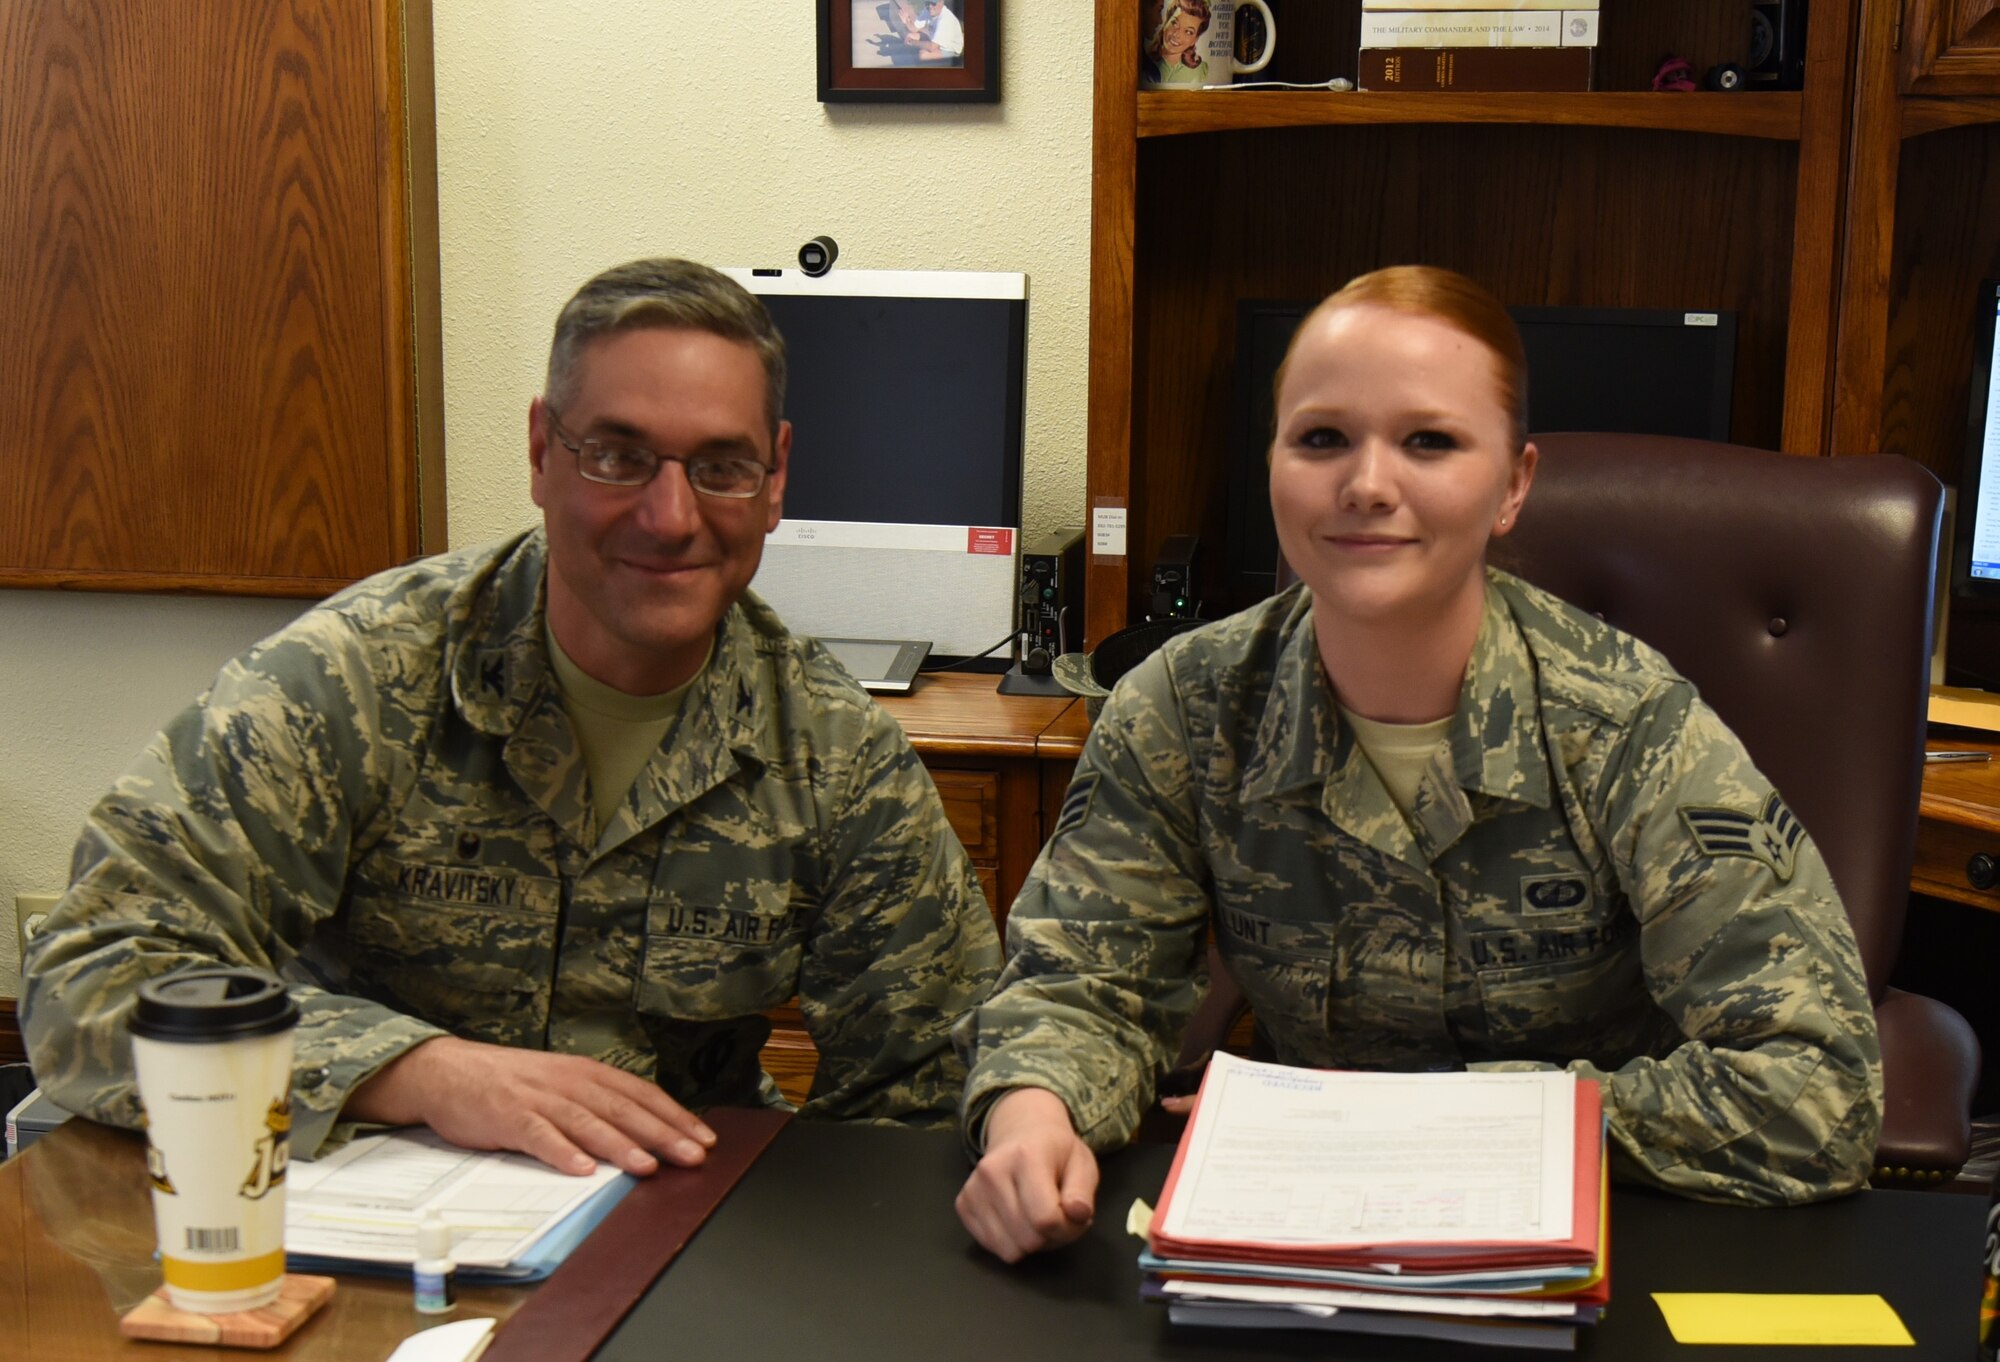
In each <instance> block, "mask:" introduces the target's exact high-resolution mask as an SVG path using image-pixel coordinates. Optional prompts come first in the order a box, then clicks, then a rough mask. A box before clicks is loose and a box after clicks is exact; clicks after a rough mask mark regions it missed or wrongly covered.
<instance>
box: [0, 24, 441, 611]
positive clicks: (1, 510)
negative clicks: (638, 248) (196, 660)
mask: <svg viewBox="0 0 2000 1362" xmlns="http://www.w3.org/2000/svg"><path fill="white" fill-rule="evenodd" d="M430 71H431V52H430V11H429V4H428V0H296V2H295V3H288V4H264V3H250V2H249V0H244V2H243V3H207V2H204V3H188V2H187V0H118V2H117V3H115V4H56V3H41V0H8V2H7V3H4V4H0V166H4V167H5V173H6V192H5V193H4V194H0V243H4V249H0V317H4V318H5V319H6V320H5V325H4V326H0V586H48V587H96V588H104V589H113V590H123V591H131V590H192V591H215V592H243V593H252V594H263V595H294V596H312V595H323V594H325V593H327V592H329V591H332V590H335V589H337V588H338V587H340V586H343V585H345V584H346V583H348V582H350V581H353V580H354V579H356V578H358V577H362V576H365V575H367V574H369V573H371V572H376V571H379V570H381V569H383V568H386V567H390V566H393V565H395V564H397V563H400V562H402V561H405V560H406V559H408V558H410V557H412V556H414V555H415V554H417V553H418V552H419V551H420V550H421V549H422V548H423V547H424V546H425V543H426V536H425V535H424V534H422V533H420V526H421V527H422V528H427V529H429V530H430V531H431V532H432V533H431V534H430V535H429V537H428V541H429V542H430V543H433V544H437V543H442V542H443V525H442V511H443V501H442V493H443V478H442V468H443V465H442V438H441V437H442V433H443V426H442V415H441V407H440V406H439V405H438V402H439V399H438V395H437V390H436V379H437V374H438V370H439V367H440V366H439V363H438V348H439V347H438V335H437V323H436V313H437V302H436V300H437V280H436V259H437V237H436V193H437V189H436V171H435V135H434V131H433V122H434V120H433V116H432V97H431V93H430V91H431V84H430V80H431V77H430ZM420 453H421V454H422V455H423V461H424V462H425V463H426V464H428V465H429V467H428V468H427V469H426V474H427V476H425V477H424V478H422V479H420V478H419V476H418V469H419V455H420ZM420 510H421V512H422V513H423V514H421V515H420ZM433 516H435V523H431V524H427V525H425V524H423V522H425V521H429V520H430V519H431V518H432V517H433Z"/></svg>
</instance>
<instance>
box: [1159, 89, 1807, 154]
mask: <svg viewBox="0 0 2000 1362" xmlns="http://www.w3.org/2000/svg"><path fill="white" fill-rule="evenodd" d="M1138 98H1139V105H1138V136H1140V137H1178V136H1185V135H1187V134H1191V133H1205V132H1247V131H1252V130H1255V129H1258V128H1304V127H1336V126H1344V127H1354V126H1364V125H1371V124H1373V125H1381V124H1395V123H1522V124H1535V125H1541V126H1548V127H1591V128H1657V129H1662V130H1665V131H1669V132H1686V133H1714V134H1719V135H1722V136H1726V137H1768V138H1772V139H1775V140H1777V141H1788V142H1796V141H1798V140H1799V129H1800V123H1801V118H1802V111H1803V109H1804V104H1805V100H1804V97H1803V96H1802V95H1800V94H1798V93H1797V92H1790V93H1769V94H1763V93H1746V94H1728V95H1722V94H1678V95H1659V94H1654V93H1652V92H1651V91H1594V90H1593V91H1585V92H1578V93H1574V94H1438V93H1428V92H1421V93H1379V92H1377V93H1370V92H1366V91H1356V92H1349V93H1345V94H1342V93H1336V92H1334V91H1330V90H1192V91H1189V90H1141V91H1139V92H1138Z"/></svg>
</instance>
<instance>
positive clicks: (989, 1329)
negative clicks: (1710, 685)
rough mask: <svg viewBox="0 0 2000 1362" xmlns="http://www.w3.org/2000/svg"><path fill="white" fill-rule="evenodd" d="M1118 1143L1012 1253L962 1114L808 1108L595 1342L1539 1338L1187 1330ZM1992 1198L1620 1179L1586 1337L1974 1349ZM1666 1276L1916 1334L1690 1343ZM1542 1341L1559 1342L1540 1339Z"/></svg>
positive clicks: (1310, 1350)
mask: <svg viewBox="0 0 2000 1362" xmlns="http://www.w3.org/2000/svg"><path fill="white" fill-rule="evenodd" d="M1172 1153H1173V1151H1172V1149H1171V1148H1170V1147H1167V1146H1142V1147H1138V1148H1135V1149H1131V1150H1127V1151H1125V1152H1124V1153H1121V1154H1119V1155H1117V1156H1115V1157H1114V1158H1112V1159H1109V1160H1107V1161H1106V1163H1105V1167H1104V1183H1103V1186H1102V1188H1101V1194H1100V1196H1099V1198H1098V1218H1097V1223H1096V1224H1095V1225H1094V1226H1093V1227H1092V1229H1091V1232H1090V1234H1089V1235H1088V1236H1087V1237H1086V1238H1085V1239H1084V1240H1082V1241H1081V1242H1079V1243H1077V1244H1074V1245H1072V1246H1070V1247H1069V1248H1067V1249H1065V1250H1062V1251H1060V1252H1058V1253H1053V1254H1045V1255H1042V1256H1041V1257H1039V1258H1036V1259H1033V1260H1031V1261H1029V1262H1028V1263H1025V1264H1022V1265H1019V1266H1016V1267H1011V1268H1010V1267H1007V1266H1005V1265H1004V1264H1002V1263H1000V1262H999V1261H998V1260H996V1259H994V1258H992V1257H991V1256H989V1255H988V1254H986V1253H985V1252H984V1251H982V1250H980V1249H979V1248H978V1247H977V1246H975V1245H974V1244H973V1243H972V1241H971V1239H970V1238H969V1237H968V1236H967V1235H966V1233H965V1231H964V1229H963V1228H962V1227H961V1226H960V1225H959V1223H958V1216H957V1214H956V1213H955V1212H954V1211H953V1209H952V1198H953V1197H954V1196H955V1195H956V1193H957V1190H958V1187H959V1185H960V1183H961V1182H963V1181H964V1177H965V1172H966V1168H965V1162H964V1157H963V1155H962V1154H961V1153H960V1148H959V1142H958V1139H957V1137H956V1136H954V1135H944V1134H938V1133H932V1132H922V1131H908V1130H900V1129H891V1128H884V1127H870V1126H839V1125H826V1124H820V1123H816V1122H805V1121H794V1122H792V1124H791V1125H790V1126H788V1127H787V1128H786V1129H785V1130H784V1131H782V1132H780V1134H779V1135H778V1137H777V1139H776V1140H775V1141H774V1142H773V1143H772V1144H771V1147H770V1148H769V1149H768V1150H766V1151H765V1153H764V1156H763V1158H762V1159H761V1160H759V1161H758V1163H757V1164H756V1165H755V1166H754V1167H752V1168H751V1170H750V1171H749V1173H747V1174H746V1175H745V1176H744V1178H743V1180H742V1181H741V1182H740V1183H738V1184H737V1186H736V1189H735V1190H734V1191H733V1192H731V1193H730V1196H729V1199H728V1200H727V1201H725V1202H724V1203H723V1205H722V1207H721V1209H720V1210H719V1211H718V1212H717V1213H716V1215H715V1217H714V1218H713V1219H711V1220H710V1221H709V1222H708V1224H707V1225H705V1226H704V1227H703V1228H702V1230H701V1232H700V1233H699V1234H698V1235H697V1236H696V1237H695V1239H694V1242H693V1243H691V1244H689V1245H688V1247H687V1249H686V1251H685V1252H683V1253H682V1254H681V1256H680V1257H679V1258H678V1259H676V1260H675V1262H674V1263H673V1265H672V1266H671V1267H669V1268H668V1269H667V1271H666V1273H665V1275H664V1276H662V1277H661V1278H660V1279H659V1281H658V1282H656V1283H655V1284H654V1286H653V1289H652V1290H651V1291H650V1292H649V1293H648V1294H647V1296H646V1297H645V1298H644V1299H643V1300H641V1301H640V1302H639V1303H638V1305H636V1306H635V1307H634V1308H633V1310H632V1312H631V1313H630V1314H629V1315H627V1316H626V1318H625V1322H624V1323H623V1324H622V1325H621V1326H620V1328H619V1330H618V1332H617V1333H615V1334H613V1335H612V1336H611V1338H610V1339H609V1340H608V1341H607V1342H606V1343H605V1345H604V1347H603V1348H602V1349H601V1350H600V1351H599V1352H598V1354H597V1357H598V1362H680V1360H681V1359H723V1358H737V1357H758V1356H771V1357H800V1358H807V1357H809V1358H813V1359H815V1360H816V1362H818V1360H820V1359H824V1360H825V1362H843V1359H855V1362H902V1360H903V1359H923V1362H957V1360H958V1359H1022V1362H1067V1359H1071V1358H1075V1359H1079V1362H1081V1360H1083V1359H1088V1362H1117V1360H1118V1359H1125V1358H1205V1359H1216V1358H1223V1357H1229V1358H1247V1359H1256V1358H1265V1357H1273V1358H1291V1357H1314V1358H1340V1359H1350V1358H1351V1359H1439V1358H1461V1357H1463V1358H1478V1357H1482V1356H1494V1357H1496V1358H1502V1357H1527V1356H1529V1355H1530V1353H1529V1351H1528V1350H1517V1349H1500V1348H1475V1347H1467V1346H1464V1345H1459V1344H1452V1343H1443V1342H1438V1341H1435V1340H1425V1339H1403V1338H1378V1337H1369V1336H1367V1335H1361V1334H1342V1333H1335V1332H1322V1331H1291V1330H1285V1331H1265V1330H1245V1329H1193V1328H1185V1327H1178V1326H1173V1325H1169V1324H1168V1323H1167V1319H1166V1311H1165V1309H1163V1308H1161V1307H1159V1306H1151V1305H1143V1304H1141V1303H1140V1301H1139V1298H1138V1292H1139V1269H1138V1265H1137V1263H1136V1261H1135V1260H1136V1258H1137V1256H1138V1250H1139V1242H1138V1241H1137V1240H1136V1239H1133V1238H1131V1237H1130V1236H1128V1235H1127V1234H1126V1233H1125V1231H1124V1221H1125V1208H1126V1207H1127V1206H1128V1205H1129V1204H1130V1203H1131V1200H1132V1198H1133V1197H1134V1196H1142V1197H1144V1198H1145V1199H1146V1200H1147V1201H1148V1202H1152V1201H1154V1200H1156V1199H1157V1198H1158V1196H1159V1191H1160V1184H1161V1182H1162V1181H1163V1180H1164V1178H1165V1176H1166V1170H1167V1165H1168V1163H1169V1161H1170V1160H1171V1158H1172ZM1984 1210H1985V1203H1984V1202H1983V1200H1981V1199H1979V1198H1975V1197H1969V1196H1962V1195H1954V1194H1951V1193H1946V1192H1876V1191H1870V1192H1864V1193H1862V1194H1860V1195H1858V1196H1854V1197H1849V1198H1846V1199H1844V1200H1841V1201H1836V1202H1831V1203H1827V1204H1824V1205H1817V1206H1804V1207H1796V1208H1792V1209H1788V1210H1776V1211H1771V1210H1750V1209H1742V1208H1736V1207H1718V1206H1705V1205H1698V1204H1696V1203H1693V1202H1688V1201H1682V1200H1678V1199H1675V1198H1670V1197H1665V1196H1660V1195H1656V1194H1652V1193H1648V1192H1643V1191H1638V1190H1627V1189H1623V1188H1621V1189H1618V1190H1617V1191H1615V1192H1614V1193H1613V1197H1612V1210H1611V1306H1610V1309H1609V1310H1607V1311H1606V1313H1605V1318H1604V1322H1603V1323H1601V1324H1599V1325H1597V1326H1596V1327H1595V1328H1591V1329H1585V1330H1584V1331H1583V1337H1582V1339H1581V1340H1580V1346H1579V1348H1578V1355H1581V1356H1584V1357H1592V1358H1600V1359H1617V1362H1644V1359H1647V1358H1656V1357H1657V1358H1665V1357H1669V1356H1673V1357H1676V1358H1677V1359H1678V1360H1679V1362H1736V1360H1737V1359H1750V1358H1755V1359H1758V1362H1831V1360H1833V1359H1842V1360H1843V1362H1844V1360H1847V1359H1853V1360H1854V1362H1864V1360H1865V1362H1917V1359H1926V1360H1927V1359H1931V1358H1940V1359H1947V1360H1948V1362H1969V1360H1970V1359H1971V1358H1972V1356H1973V1349H1974V1346H1975V1341H1976V1337H1977V1329H1978V1323H1977V1317H1978V1297H1979V1267H1978V1255H1979V1250H1980V1244H1981V1220H1982V1215H1983V1212H1984ZM1652 1291H1809V1292H1871V1293H1879V1294H1881V1295H1882V1296H1885V1297H1886V1298H1887V1299H1888V1301H1889V1303H1890V1304H1891V1305H1893V1306H1894V1307H1895V1308H1896V1311H1897V1313H1898V1314H1900V1315H1901V1316H1902V1318H1903V1322H1904V1323H1905V1324H1906V1325H1908V1326H1909V1329H1910V1332H1911V1334H1912V1335H1913V1336H1914V1337H1915V1339H1916V1342H1917V1346H1916V1347H1914V1348H1893V1349H1884V1348H1815V1347H1787V1348H1775V1349H1774V1348H1734V1347H1701V1348H1688V1347H1683V1346H1681V1345H1679V1344H1676V1343H1674V1342H1673V1340H1672V1337H1671V1336H1670V1335H1669V1334H1668V1333H1667V1329H1666V1324H1665V1322H1664V1321H1663V1320H1662V1319H1661V1317H1660V1312H1659V1309H1658V1307H1657V1306H1655V1305H1654V1304H1653V1301H1652V1300H1651V1298H1650V1296H1649V1294H1648V1293H1649V1292H1652ZM1535 1355H1539V1356H1544V1357H1549V1356H1562V1355H1563V1354H1561V1353H1539V1354H1535Z"/></svg>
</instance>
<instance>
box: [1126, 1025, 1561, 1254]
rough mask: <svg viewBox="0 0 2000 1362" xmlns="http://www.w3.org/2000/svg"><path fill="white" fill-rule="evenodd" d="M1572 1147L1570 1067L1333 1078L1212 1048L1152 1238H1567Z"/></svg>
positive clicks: (1448, 1241) (1404, 1241)
mask: <svg viewBox="0 0 2000 1362" xmlns="http://www.w3.org/2000/svg"><path fill="white" fill-rule="evenodd" d="M1576 1138H1577V1134H1576V1080H1575V1077H1574V1076H1573V1075H1571V1074H1569V1073H1562V1072H1538V1073H1490V1074H1489V1073H1438V1074H1392V1073H1348V1072H1326V1071H1321V1070H1314V1069H1295V1068H1288V1067H1285V1066H1282V1065H1276V1064H1259V1063H1256V1062H1254V1061H1252V1060H1245V1059H1238V1058H1236V1057H1235V1056H1232V1055H1229V1054H1226V1053H1218V1054H1217V1055H1216V1056H1215V1058H1214V1059H1213V1060H1212V1061H1211V1062H1210V1067H1209V1071H1208V1076H1207V1078H1206V1079H1205V1080H1204V1082H1203V1084H1202V1092H1201V1101H1200V1104H1199V1105H1198V1107H1197V1108H1196V1111H1195V1116H1194V1121H1193V1125H1192V1127H1191V1128H1190V1129H1189V1131H1188V1134H1187V1143H1186V1146H1185V1150H1186V1152H1185V1155H1184V1157H1183V1160H1182V1166H1181V1169H1180V1173H1179V1180H1178V1183H1177V1184H1176V1186H1175V1187H1174V1189H1173V1192H1172V1195H1171V1197H1170V1198H1169V1199H1168V1202H1167V1204H1166V1206H1165V1207H1163V1208H1162V1210H1161V1212H1160V1218H1159V1219H1158V1220H1157V1221H1156V1222H1155V1225H1154V1229H1155V1230H1156V1232H1159V1233H1162V1234H1164V1235H1166V1236H1168V1237H1169V1238H1171V1239H1175V1240H1188V1239H1196V1240H1218V1239H1224V1240H1235V1241H1248V1242H1252V1243H1267V1244H1276V1245H1294V1244H1325V1245H1342V1244H1360V1245H1422V1244H1444V1245H1454V1246H1456V1245H1464V1244H1467V1243H1477V1242H1481V1241H1486V1240H1506V1241H1529V1242H1532V1241H1537V1240H1550V1241H1555V1240H1565V1239H1568V1238H1569V1237H1570V1235H1571V1234H1572V1232H1573V1230H1574V1223H1573V1209H1574V1208H1573V1205H1572V1200H1573V1197H1574V1195H1575V1187H1574V1183H1573V1176H1572V1170H1573V1168H1574V1166H1575V1165H1574V1150H1575V1142H1576Z"/></svg>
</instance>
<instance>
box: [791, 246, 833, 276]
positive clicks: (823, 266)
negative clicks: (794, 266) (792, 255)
mask: <svg viewBox="0 0 2000 1362" xmlns="http://www.w3.org/2000/svg"><path fill="white" fill-rule="evenodd" d="M838 259H840V247H839V246H838V245H836V244H835V243H834V240H833V238H832V237H830V236H816V237H814V238H813V239H812V240H811V241H808V242H807V243H806V244H805V245H803V246H801V247H799V268H800V269H802V270H804V271H805V272H806V273H807V274H809V275H811V276H812V277H813V278H815V279H817V278H819V277H820V276H821V275H822V274H825V273H826V272H827V271H828V270H830V269H832V268H833V262H834V261H836V260H838Z"/></svg>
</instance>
